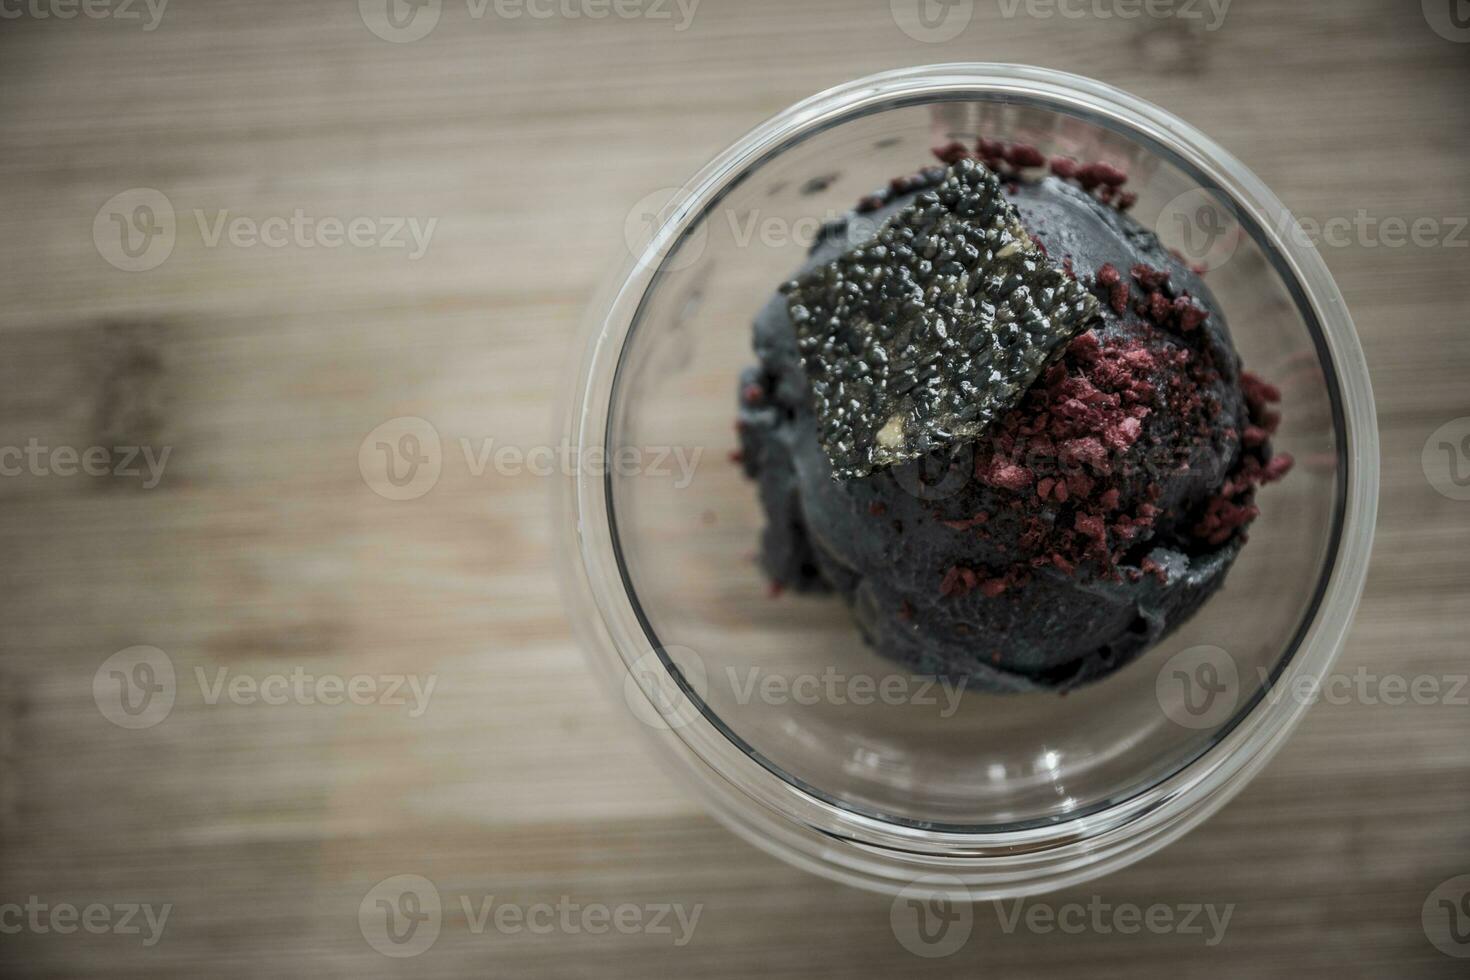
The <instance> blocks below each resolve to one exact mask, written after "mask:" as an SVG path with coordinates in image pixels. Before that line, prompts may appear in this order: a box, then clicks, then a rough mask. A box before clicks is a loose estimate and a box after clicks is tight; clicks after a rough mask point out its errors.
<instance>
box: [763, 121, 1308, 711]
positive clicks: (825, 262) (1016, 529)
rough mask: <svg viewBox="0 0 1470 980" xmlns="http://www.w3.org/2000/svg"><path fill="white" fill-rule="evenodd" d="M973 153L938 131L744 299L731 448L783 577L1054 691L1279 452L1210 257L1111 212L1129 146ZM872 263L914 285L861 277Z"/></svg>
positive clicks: (880, 274)
mask: <svg viewBox="0 0 1470 980" xmlns="http://www.w3.org/2000/svg"><path fill="white" fill-rule="evenodd" d="M979 156H980V158H981V159H982V160H983V161H984V164H985V165H983V166H982V165H981V164H979V163H976V162H974V161H973V160H971V159H969V158H968V157H969V154H968V153H965V152H963V151H962V150H959V149H956V148H946V150H945V151H943V158H944V159H945V160H946V162H947V163H951V164H953V166H952V167H951V168H950V169H948V170H945V169H943V168H931V169H930V170H927V171H923V172H921V173H920V174H919V175H916V176H914V177H909V178H902V179H900V180H897V181H895V182H894V184H893V186H892V188H891V189H890V190H889V191H888V192H886V193H884V194H882V195H878V196H875V197H872V198H868V199H865V200H864V202H862V204H861V205H860V207H859V209H858V211H856V212H854V213H853V214H852V215H850V216H849V218H848V219H846V220H845V221H839V222H836V223H833V224H831V225H829V226H828V227H827V228H825V229H824V232H823V234H822V236H821V238H820V240H819V241H818V242H817V243H816V245H815V247H814V248H813V250H812V253H811V255H810V257H809V258H808V260H807V262H806V263H805V264H804V265H803V266H802V268H801V269H800V270H797V274H796V277H795V279H794V280H793V281H792V282H791V283H788V284H786V286H784V287H783V288H782V290H781V291H779V292H778V293H777V295H775V296H773V297H772V299H771V300H770V302H769V303H768V304H767V305H766V307H765V308H764V309H763V310H762V311H761V313H760V315H759V316H758V318H757V320H756V323H755V342H754V346H755V352H756V355H757V358H758V361H759V363H758V364H757V365H756V366H755V367H753V368H751V369H749V370H748V371H747V372H746V373H745V375H744V376H743V377H742V383H741V398H740V400H741V407H740V416H739V421H738V428H739V430H740V438H741V459H742V461H743V465H744V466H745V469H746V472H747V473H748V474H749V475H750V476H751V477H752V478H754V479H755V480H756V481H757V482H758V485H759V490H760V498H761V502H762V504H763V506H764V509H765V511H766V516H767V526H766V528H765V530H764V532H763V536H762V548H761V562H762V565H763V567H764V569H765V571H766V573H767V574H768V575H769V577H770V579H771V581H772V583H773V585H774V586H776V587H777V588H778V589H779V588H791V589H794V590H797V591H804V592H806V591H834V592H837V593H839V594H840V595H842V596H843V597H844V598H845V599H846V600H847V601H848V603H849V604H850V605H851V608H852V611H853V614H854V617H855V619H856V622H857V624H858V626H859V628H860V630H861V631H862V633H863V635H864V636H865V637H866V639H867V640H868V642H869V643H871V644H872V646H873V647H874V648H875V649H876V650H877V651H878V652H879V653H880V654H882V655H883V656H885V657H888V658H890V659H892V660H894V661H897V662H899V663H901V664H903V665H905V666H906V667H908V668H910V669H912V670H914V671H915V672H917V673H923V674H936V675H941V676H945V677H949V678H952V679H954V680H956V681H958V682H961V683H965V684H967V685H970V686H971V687H976V688H980V689H984V690H992V691H1036V690H1060V691H1065V690H1068V689H1070V688H1074V687H1077V686H1078V685H1081V684H1084V683H1087V682H1090V681H1094V680H1097V679H1099V678H1101V677H1104V676H1106V675H1107V674H1109V673H1110V672H1112V671H1114V670H1116V669H1118V668H1119V667H1121V666H1122V665H1124V664H1126V663H1127V662H1128V661H1130V660H1131V659H1133V658H1135V657H1136V656H1138V655H1139V654H1140V653H1141V652H1142V651H1144V650H1145V649H1147V648H1148V647H1149V646H1150V645H1151V644H1153V643H1155V642H1156V641H1158V640H1159V639H1160V638H1161V637H1162V636H1164V635H1165V634H1166V633H1168V632H1169V631H1170V630H1171V629H1174V628H1175V627H1177V626H1178V625H1179V624H1180V623H1181V622H1183V621H1184V620H1185V619H1187V618H1188V617H1189V616H1190V615H1191V614H1192V613H1193V612H1194V610H1195V609H1197V608H1198V607H1199V605H1200V604H1201V603H1202V602H1203V601H1204V600H1205V599H1206V598H1208V597H1209V596H1210V595H1211V594H1212V593H1213V592H1214V591H1215V590H1216V589H1218V588H1219V587H1220V586H1221V584H1222V583H1223V581H1224V578H1225V574H1226V572H1227V571H1228V570H1229V568H1230V566H1231V563H1232V562H1233V561H1234V559H1235V557H1236V555H1237V554H1238V553H1239V550H1240V548H1241V546H1242V545H1244V544H1245V541H1246V536H1247V534H1246V532H1247V527H1248V526H1249V524H1250V522H1251V521H1252V520H1253V519H1254V518H1255V516H1256V514H1257V510H1256V507H1255V504H1254V495H1255V489H1256V487H1257V486H1258V485H1260V484H1262V483H1265V482H1269V481H1270V480H1273V479H1277V478H1279V477H1281V476H1282V475H1284V474H1285V472H1286V470H1287V469H1288V468H1289V467H1290V465H1291V460H1290V457H1288V456H1286V455H1284V454H1278V455H1276V456H1274V457H1273V456H1272V454H1271V451H1270V448H1269V436H1270V433H1271V431H1273V430H1274V428H1275V426H1276V424H1277V421H1278V417H1277V415H1276V413H1275V412H1273V411H1272V410H1271V408H1270V403H1271V402H1274V401H1276V400H1277V399H1278V398H1279V395H1278V393H1277V392H1276V391H1275V390H1274V389H1273V388H1272V387H1271V386H1270V385H1268V384H1265V383H1264V382H1262V381H1260V380H1259V379H1257V378H1254V377H1253V376H1251V375H1249V374H1248V373H1246V372H1242V371H1241V369H1240V363H1239V358H1238V357H1237V355H1236V353H1235V350H1234V347H1233V346H1232V344H1231V340H1230V334H1229V330H1228V327H1227V325H1226V321H1225V317H1224V315H1223V313H1222V312H1221V311H1220V309H1219V307H1218V305H1217V304H1216V302H1215V300H1214V298H1213V297H1212V296H1211V295H1210V292H1209V290H1208V289H1207V288H1206V287H1205V285H1204V283H1203V281H1202V280H1201V278H1200V276H1199V275H1198V274H1196V272H1195V271H1193V270H1191V269H1190V268H1189V267H1188V266H1187V265H1186V264H1185V263H1184V262H1182V261H1181V260H1180V259H1178V258H1177V257H1175V256H1174V255H1171V254H1170V253H1169V252H1168V251H1167V250H1166V249H1164V248H1163V246H1162V245H1161V244H1160V243H1159V241H1158V239H1157V237H1156V236H1155V235H1154V234H1153V233H1152V232H1150V231H1148V230H1147V229H1145V228H1144V227H1143V226H1142V225H1140V224H1139V223H1138V222H1136V221H1135V220H1134V219H1133V218H1131V217H1130V216H1129V215H1128V214H1127V213H1126V211H1125V210H1124V208H1125V207H1126V205H1127V204H1128V203H1131V202H1130V200H1129V199H1128V197H1127V196H1126V195H1125V194H1123V193H1122V192H1120V191H1119V187H1120V186H1121V184H1122V182H1123V180H1125V179H1126V178H1124V177H1123V176H1122V175H1121V173H1120V172H1118V171H1116V170H1115V169H1113V168H1110V167H1107V166H1105V165H1100V164H1099V165H1092V166H1091V167H1079V166H1077V165H1076V164H1074V163H1072V162H1071V161H1053V165H1052V172H1053V176H1034V175H1033V176H1027V174H1026V171H1027V170H1028V169H1029V168H1032V167H1034V166H1035V165H1036V164H1037V163H1038V162H1041V163H1044V162H1045V160H1044V158H1042V159H1040V160H1039V161H1038V159H1037V158H1038V157H1039V154H1037V153H1036V152H1035V151H1034V150H1031V149H1030V148H1027V147H1011V148H1006V147H1003V146H1001V145H999V144H993V143H990V144H987V143H985V142H983V141H982V144H981V148H980V152H979ZM1008 159H1009V160H1012V161H1015V162H1016V163H1019V164H1021V165H1022V166H1011V165H1009V164H1008V162H1007V161H1008ZM992 170H998V171H1000V172H1001V179H1002V180H1003V181H1005V193H1004V196H1003V201H1002V207H1000V208H992V207H990V205H991V204H992V203H994V195H995V194H996V193H997V189H998V187H999V186H1000V185H998V184H996V183H995V180H996V178H995V176H994V175H993V174H992V173H991V171H992ZM1120 205H1122V206H1121V207H1120ZM1011 207H1013V208H1014V211H1011V210H1010V209H1011ZM1008 215H1009V216H1011V217H1008ZM859 218H861V220H862V221H863V225H862V227H863V228H864V229H874V228H876V229H878V230H877V232H876V234H871V233H868V234H855V233H854V227H855V225H854V222H856V221H858V220H859ZM1012 218H1013V219H1015V221H1018V226H1017V227H1014V228H1011V229H1010V230H1009V231H1006V230H1004V228H1005V227H1006V226H1007V224H1008V223H1012ZM896 229H897V230H902V229H916V230H917V231H916V235H917V236H918V237H917V238H916V237H915V235H903V234H900V235H897V236H896V235H895V230H896ZM998 229H999V232H998ZM1022 229H1024V230H1022ZM987 230H988V231H989V233H990V235H991V237H990V239H989V241H990V243H991V246H992V247H991V248H990V249H989V251H987V250H986V248H985V241H986V238H985V235H986V233H987ZM997 232H998V235H999V237H997ZM916 241H917V242H919V245H918V248H917V250H915V249H914V248H913V247H912V246H913V245H914V243H915V242H916ZM1011 242H1015V243H1017V244H1018V247H1016V248H1007V246H1008V245H1009V244H1010V243H1011ZM1033 242H1034V243H1035V245H1034V246H1033V245H1032V244H1031V243H1033ZM904 243H907V244H908V245H909V246H911V247H909V248H908V250H907V252H906V251H905V249H904V248H903V247H902V246H903V245H904ZM966 244H977V247H976V248H975V249H974V250H973V252H966V250H965V249H964V245H966ZM931 246H932V247H931ZM959 253H964V254H959ZM1001 253H1003V254H1001ZM936 258H937V259H939V260H940V261H938V262H936V261H935V259H936ZM926 261H927V263H928V264H927V265H925V264H924V263H925V262H926ZM883 281H887V282H890V283H893V282H901V283H902V288H895V289H891V290H888V291H887V292H886V293H885V292H883V291H882V290H875V289H871V288H869V289H866V291H865V288H864V285H863V284H865V283H868V284H871V283H874V282H883ZM1018 290H1019V291H1021V292H1022V296H1021V298H1020V300H1019V301H1015V300H1013V298H1012V297H1013V294H1015V293H1016V292H1017V291H1018ZM918 296H923V297H924V301H923V302H922V303H917V302H913V298H914V297H918ZM1002 311H1003V312H1002ZM794 319H795V322H793V321H794ZM936 322H938V323H939V324H941V325H942V329H941V330H939V331H938V332H937V333H936V331H935V324H936ZM1017 324H1020V325H1021V328H1020V329H1019V330H1016V329H1015V327H1016V325H1017ZM940 334H942V336H941V335H940ZM986 351H989V352H990V353H991V354H993V355H995V356H985V352H986ZM976 352H980V355H981V356H979V357H978V358H977V357H976V356H974V355H975V354H976ZM895 365H896V366H897V367H895ZM930 365H933V367H930ZM900 369H912V370H907V371H905V370H900ZM925 372H928V374H927V375H926V374H925ZM915 376H920V377H922V378H923V380H924V381H925V384H923V385H917V384H909V383H908V382H909V381H911V380H913V378H914V377H915ZM925 390H927V391H928V392H930V393H931V394H929V395H924V391H925ZM916 392H917V393H918V395H919V396H920V397H915V395H916Z"/></svg>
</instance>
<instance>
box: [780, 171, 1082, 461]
mask: <svg viewBox="0 0 1470 980" xmlns="http://www.w3.org/2000/svg"><path fill="white" fill-rule="evenodd" d="M782 288H783V291H784V292H785V293H786V297H787V308H788V311H789V313H790V315H791V322H792V324H793V325H794V326H795V329H796V336H797V342H798V344H799V347H800V352H801V360H802V366H803V368H804V370H805V372H806V376H807V379H808V381H809V382H810V384H811V388H812V394H813V399H814V401H815V407H816V414H817V424H818V426H819V432H818V435H819V437H820V439H821V443H822V447H823V449H824V450H825V451H826V454H827V457H828V459H829V460H830V461H831V463H832V471H833V476H834V477H836V478H838V479H849V478H853V477H862V476H866V475H868V474H869V473H871V472H873V471H874V470H875V469H878V468H881V467H884V466H890V465H893V464H895V463H900V462H903V461H905V460H910V459H916V458H918V457H920V456H923V455H925V454H927V453H930V452H933V451H934V450H937V449H941V448H944V447H946V446H951V445H955V444H958V443H960V442H964V441H967V440H970V439H974V438H975V437H977V436H979V435H981V434H982V433H983V432H985V430H986V429H987V428H988V427H989V426H990V425H991V423H993V422H994V421H995V420H996V419H998V418H999V417H1001V416H1002V415H1004V414H1005V413H1006V411H1007V410H1009V409H1010V408H1011V407H1012V406H1014V405H1015V404H1016V403H1017V402H1018V401H1019V400H1020V398H1021V396H1022V395H1023V394H1024V393H1025V391H1026V389H1027V388H1029V387H1030V386H1031V384H1032V383H1033V382H1034V381H1035V380H1036V379H1037V378H1038V377H1039V376H1040V375H1041V372H1042V370H1043V369H1044V368H1045V367H1046V365H1047V364H1048V363H1049V362H1050V361H1051V360H1053V359H1054V358H1055V357H1056V356H1058V355H1059V354H1060V353H1061V352H1062V350H1063V349H1064V348H1065V346H1066V344H1067V342H1068V341H1070V340H1071V339H1072V338H1073V337H1075V336H1077V335H1078V334H1080V333H1082V332H1083V331H1085V330H1086V329H1087V328H1088V327H1089V326H1090V325H1091V324H1092V322H1093V321H1094V320H1096V319H1097V318H1098V317H1099V308H1098V302H1097V300H1096V298H1094V297H1093V296H1092V295H1091V293H1089V292H1088V291H1087V290H1086V289H1085V288H1083V286H1082V285H1081V284H1080V283H1078V282H1076V281H1075V280H1073V279H1071V278H1069V277H1068V276H1067V275H1066V273H1065V272H1064V271H1063V270H1062V269H1061V268H1060V267H1057V266H1054V265H1053V264H1051V263H1050V262H1048V261H1047V259H1046V257H1045V255H1044V253H1043V252H1042V251H1041V249H1040V248H1039V247H1038V246H1037V244H1036V243H1035V242H1034V241H1033V240H1032V239H1031V237H1030V236H1029V235H1027V234H1026V231H1025V229H1023V228H1022V227H1021V223H1020V220H1019V217H1018V215H1017V213H1016V210H1015V208H1014V207H1013V206H1011V204H1010V203H1009V202H1008V201H1007V200H1006V199H1005V195H1004V192H1003V189H1002V187H1001V184H1000V181H999V180H998V179H997V178H996V176H995V174H994V173H992V172H991V171H990V170H988V169H987V168H986V167H985V166H983V165H982V164H979V163H977V162H975V161H974V160H968V159H964V160H960V161H958V162H957V163H955V165H954V166H953V167H951V168H950V170H949V171H948V173H947V174H946V175H945V177H944V179H943V180H942V181H940V182H939V183H937V185H936V186H934V187H932V188H931V189H929V190H926V191H924V192H923V193H921V194H920V195H919V196H918V197H917V198H915V199H914V201H913V203H912V204H910V205H909V206H908V207H906V208H904V209H903V210H901V211H899V212H897V213H896V214H894V215H893V216H892V217H890V218H889V219H888V220H887V221H886V222H885V223H884V224H883V226H882V228H880V229H879V231H878V234H877V236H876V237H875V238H874V239H872V240H871V241H868V242H866V243H864V244H862V245H859V246H857V247H855V248H853V249H851V250H849V251H848V252H846V253H845V254H844V255H842V256H841V257H839V258H838V259H837V260H836V261H834V262H831V263H829V264H827V265H825V266H821V267H819V268H817V269H813V270H812V271H811V272H809V273H807V274H806V275H805V276H803V277H802V278H800V279H798V280H796V281H794V282H790V283H787V284H786V285H785V286H784V287H782Z"/></svg>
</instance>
